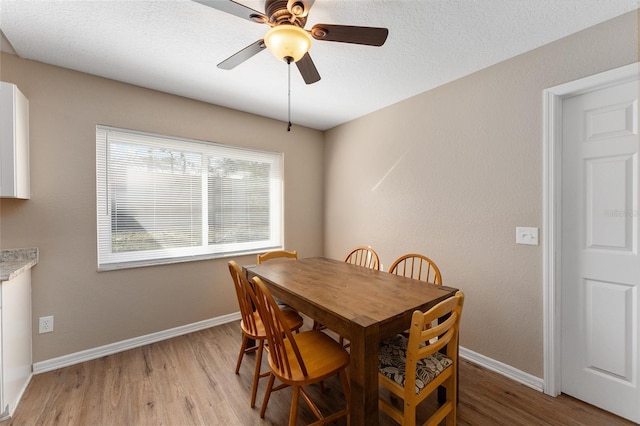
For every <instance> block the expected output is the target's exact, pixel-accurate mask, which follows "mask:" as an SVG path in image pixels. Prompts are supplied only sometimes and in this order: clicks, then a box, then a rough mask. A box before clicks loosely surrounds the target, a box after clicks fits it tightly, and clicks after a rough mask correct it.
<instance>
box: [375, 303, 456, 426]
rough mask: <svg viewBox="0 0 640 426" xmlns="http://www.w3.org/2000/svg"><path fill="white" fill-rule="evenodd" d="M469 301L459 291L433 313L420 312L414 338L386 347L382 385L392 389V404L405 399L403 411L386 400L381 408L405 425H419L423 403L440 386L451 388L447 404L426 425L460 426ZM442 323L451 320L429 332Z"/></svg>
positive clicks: (384, 344)
mask: <svg viewBox="0 0 640 426" xmlns="http://www.w3.org/2000/svg"><path fill="white" fill-rule="evenodd" d="M463 302H464V294H463V293H462V292H460V291H458V292H457V293H456V295H455V296H454V297H450V298H448V299H446V300H444V301H442V302H440V303H439V304H437V305H436V306H434V307H433V308H431V309H429V310H428V311H427V312H421V311H415V312H414V313H413V317H412V318H411V328H410V334H409V338H408V339H407V338H406V337H405V336H403V335H401V334H398V335H395V336H393V337H391V338H389V339H386V340H384V341H383V342H382V343H381V345H380V350H379V363H378V382H379V383H380V385H381V386H383V387H384V388H386V389H388V390H389V392H390V394H391V398H392V399H393V397H398V398H401V399H402V400H403V401H404V407H403V409H398V408H396V407H395V406H394V405H393V404H392V403H390V402H389V401H387V400H386V399H384V398H383V397H380V398H379V401H378V402H379V407H380V410H382V411H383V412H384V413H386V414H388V415H389V416H390V417H391V418H392V419H394V420H395V421H396V422H398V423H400V424H401V425H410V426H413V425H415V424H416V408H417V406H418V404H420V402H422V401H423V400H424V399H425V398H426V397H427V396H429V395H430V394H431V393H432V392H434V391H435V390H436V389H438V387H439V386H444V387H445V388H446V400H445V402H444V403H443V404H442V405H441V406H440V408H438V410H437V411H436V412H435V413H434V414H433V415H432V416H431V417H430V418H429V419H428V420H427V421H426V422H425V423H424V424H425V425H438V424H440V422H441V421H442V420H443V419H445V418H446V424H447V426H454V425H455V424H456V405H457V402H458V401H457V398H458V396H457V393H458V392H457V386H458V383H457V382H458V378H457V375H458V331H459V326H460V317H461V315H462V305H463ZM447 315H448V317H447ZM439 318H446V319H444V320H443V322H442V323H440V324H438V325H436V326H433V327H432V328H427V329H425V324H429V323H431V322H433V321H434V320H437V319H439ZM443 348H444V350H443Z"/></svg>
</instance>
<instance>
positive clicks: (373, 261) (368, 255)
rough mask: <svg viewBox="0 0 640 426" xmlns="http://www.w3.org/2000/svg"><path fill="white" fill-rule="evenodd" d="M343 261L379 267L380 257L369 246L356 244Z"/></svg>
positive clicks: (373, 267)
mask: <svg viewBox="0 0 640 426" xmlns="http://www.w3.org/2000/svg"><path fill="white" fill-rule="evenodd" d="M344 261H345V262H347V263H351V264H353V265H359V266H364V267H367V268H370V269H379V268H380V259H379V258H378V253H376V252H375V251H374V250H373V249H372V248H371V247H365V246H358V247H355V248H354V249H353V250H351V251H350V252H349V254H347V255H346V256H345V258H344Z"/></svg>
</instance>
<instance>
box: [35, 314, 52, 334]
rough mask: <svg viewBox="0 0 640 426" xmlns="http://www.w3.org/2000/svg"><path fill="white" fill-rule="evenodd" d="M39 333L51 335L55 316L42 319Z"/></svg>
mask: <svg viewBox="0 0 640 426" xmlns="http://www.w3.org/2000/svg"><path fill="white" fill-rule="evenodd" d="M39 325H40V327H39V331H38V333H40V334H42V333H51V332H52V331H53V315H50V316H48V317H40V321H39Z"/></svg>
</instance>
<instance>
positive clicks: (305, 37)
mask: <svg viewBox="0 0 640 426" xmlns="http://www.w3.org/2000/svg"><path fill="white" fill-rule="evenodd" d="M264 44H265V45H266V46H267V49H269V51H270V52H271V53H273V56H275V57H276V58H278V59H279V60H281V61H282V60H284V59H285V58H287V57H291V58H293V62H298V61H299V60H300V59H302V57H303V56H304V55H305V53H307V52H308V51H309V49H310V48H311V35H310V34H309V33H308V32H306V31H305V30H303V29H302V28H300V27H297V26H295V25H288V24H285V25H278V26H275V27H272V28H271V29H270V30H269V31H267V34H265V36H264Z"/></svg>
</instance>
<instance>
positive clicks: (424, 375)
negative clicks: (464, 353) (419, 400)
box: [378, 334, 453, 394]
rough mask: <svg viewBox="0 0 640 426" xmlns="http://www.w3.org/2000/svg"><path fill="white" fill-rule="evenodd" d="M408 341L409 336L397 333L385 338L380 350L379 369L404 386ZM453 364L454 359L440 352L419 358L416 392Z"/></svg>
mask: <svg viewBox="0 0 640 426" xmlns="http://www.w3.org/2000/svg"><path fill="white" fill-rule="evenodd" d="M407 343H409V339H408V338H406V337H405V336H403V335H402V334H396V335H395V336H393V337H390V338H388V339H385V340H383V341H382V342H381V344H380V349H379V351H378V370H379V371H380V373H382V374H384V375H385V376H386V377H388V378H389V379H391V380H393V381H394V382H396V383H398V384H399V385H400V386H402V387H404V384H405V381H406V373H405V363H406V360H407ZM451 364H453V361H451V359H449V358H447V357H446V356H445V355H444V354H441V353H440V352H436V353H435V354H433V355H430V356H428V357H426V358H423V359H421V360H419V361H418V363H417V365H416V394H418V393H420V391H421V390H422V389H424V387H425V386H426V385H427V384H428V383H429V382H431V381H432V380H433V379H434V378H436V377H438V375H440V373H442V372H443V371H444V370H445V369H446V368H447V367H449V366H450V365H451Z"/></svg>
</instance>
